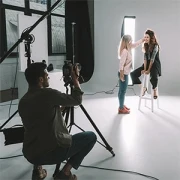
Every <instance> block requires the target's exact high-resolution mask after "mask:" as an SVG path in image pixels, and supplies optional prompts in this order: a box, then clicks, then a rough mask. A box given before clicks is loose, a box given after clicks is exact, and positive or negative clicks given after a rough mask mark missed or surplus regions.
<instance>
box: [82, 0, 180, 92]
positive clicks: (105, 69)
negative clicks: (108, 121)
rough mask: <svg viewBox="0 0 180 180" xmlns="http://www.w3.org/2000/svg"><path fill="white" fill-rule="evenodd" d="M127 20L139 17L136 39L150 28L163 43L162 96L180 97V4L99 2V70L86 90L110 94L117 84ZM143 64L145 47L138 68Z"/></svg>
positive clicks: (137, 56)
mask: <svg viewBox="0 0 180 180" xmlns="http://www.w3.org/2000/svg"><path fill="white" fill-rule="evenodd" d="M124 16H136V28H135V39H136V40H138V39H140V38H142V36H143V35H144V32H145V30H146V29H147V28H151V29H153V30H154V31H155V32H156V34H157V37H158V40H159V43H160V48H161V50H160V60H161V64H162V76H161V78H160V80H159V90H160V94H168V95H180V78H179V77H180V71H179V67H180V50H179V46H180V45H179V41H180V36H179V32H180V20H179V18H180V1H179V0H151V1H149V0H126V1H124V0H97V1H96V0H95V1H94V40H95V69H94V74H93V77H92V79H91V80H90V81H89V82H88V83H86V84H84V85H83V88H85V90H93V91H101V90H110V89H112V88H113V87H114V86H115V85H116V83H117V71H118V63H119V61H118V58H117V48H118V44H119V40H120V37H121V26H122V22H123V18H124ZM142 63H143V53H142V51H141V47H138V48H137V49H136V50H135V68H137V67H138V66H140V65H141V64H142Z"/></svg>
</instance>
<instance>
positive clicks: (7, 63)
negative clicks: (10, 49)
mask: <svg viewBox="0 0 180 180" xmlns="http://www.w3.org/2000/svg"><path fill="white" fill-rule="evenodd" d="M65 59H66V57H65V56H64V55H62V56H49V57H48V64H50V63H52V64H53V67H54V69H62V66H63V64H64V60H65ZM16 62H17V59H15V58H7V59H5V60H4V61H3V63H1V64H0V91H1V90H6V89H10V88H13V87H14V79H15V74H16ZM18 69H19V68H18ZM60 78H61V77H60ZM17 81H18V80H17V78H16V86H15V87H17V84H18V83H17Z"/></svg>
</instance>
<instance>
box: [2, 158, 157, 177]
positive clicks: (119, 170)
mask: <svg viewBox="0 0 180 180" xmlns="http://www.w3.org/2000/svg"><path fill="white" fill-rule="evenodd" d="M20 156H23V155H16V156H10V157H4V158H0V159H10V158H15V157H20ZM62 163H64V164H65V163H66V162H62ZM80 167H84V168H91V169H100V170H105V171H115V172H123V173H130V174H136V175H139V176H143V177H146V178H149V179H154V180H159V179H158V178H156V177H153V176H149V175H146V174H142V173H138V172H135V171H125V170H121V169H110V168H102V167H96V166H86V165H80Z"/></svg>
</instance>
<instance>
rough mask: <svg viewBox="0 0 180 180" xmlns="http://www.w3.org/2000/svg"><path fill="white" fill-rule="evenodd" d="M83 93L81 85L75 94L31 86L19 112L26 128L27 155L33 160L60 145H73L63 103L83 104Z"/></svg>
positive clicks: (24, 146)
mask: <svg viewBox="0 0 180 180" xmlns="http://www.w3.org/2000/svg"><path fill="white" fill-rule="evenodd" d="M82 94H83V92H82V91H81V90H80V89H79V88H74V89H73V90H72V93H71V95H68V94H65V93H61V92H60V91H57V90H55V89H51V88H31V89H29V90H28V92H27V93H26V94H25V95H24V96H23V97H22V98H21V100H20V102H19V106H18V111H19V115H20V117H21V119H22V122H23V125H24V128H25V134H24V142H23V154H24V156H25V158H27V160H28V161H29V162H32V161H33V159H35V158H36V157H38V156H40V155H43V154H46V153H47V152H50V151H52V150H53V149H55V148H56V147H57V146H60V147H68V146H70V145H71V141H72V137H71V135H70V134H69V132H68V130H67V128H66V125H65V122H64V120H63V117H62V114H61V110H60V107H59V106H60V105H61V106H75V105H80V104H81V102H82Z"/></svg>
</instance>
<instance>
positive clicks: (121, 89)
mask: <svg viewBox="0 0 180 180" xmlns="http://www.w3.org/2000/svg"><path fill="white" fill-rule="evenodd" d="M118 78H119V92H118V99H119V108H120V109H122V108H123V107H124V100H125V94H126V90H127V86H128V75H124V80H125V81H121V80H120V73H119V72H118Z"/></svg>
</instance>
